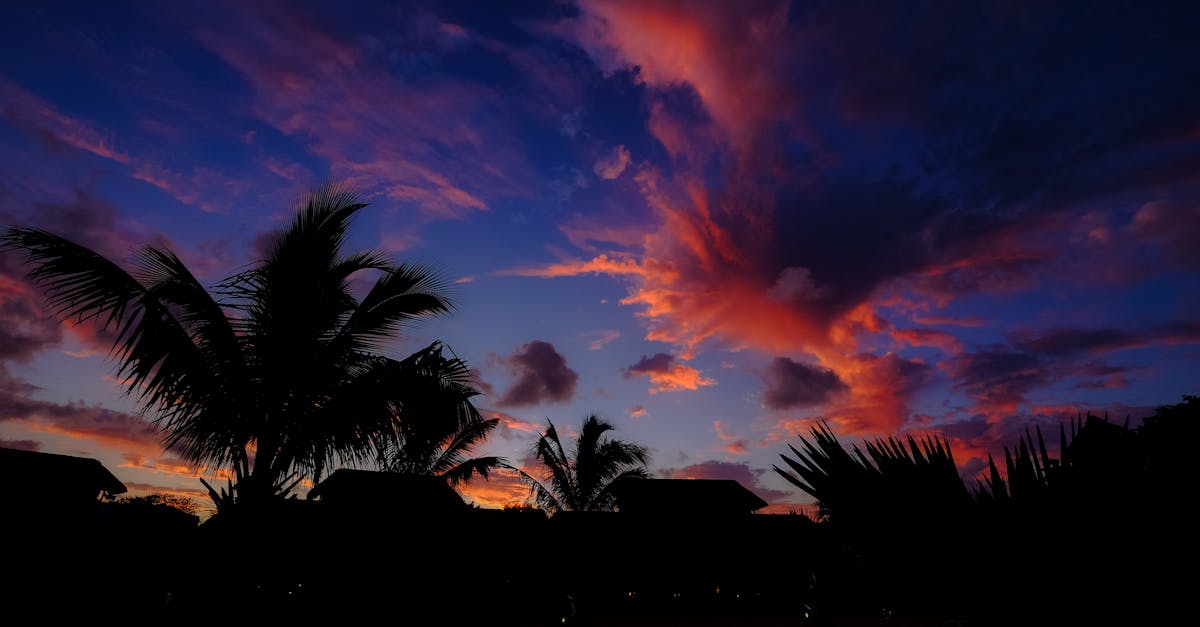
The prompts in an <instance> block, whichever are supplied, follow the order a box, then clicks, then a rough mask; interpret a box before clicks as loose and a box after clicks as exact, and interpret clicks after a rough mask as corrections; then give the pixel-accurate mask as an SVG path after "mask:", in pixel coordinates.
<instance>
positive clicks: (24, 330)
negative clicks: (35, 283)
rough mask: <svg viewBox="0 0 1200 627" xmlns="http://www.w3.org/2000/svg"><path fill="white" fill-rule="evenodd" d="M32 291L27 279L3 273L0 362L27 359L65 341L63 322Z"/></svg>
mask: <svg viewBox="0 0 1200 627" xmlns="http://www.w3.org/2000/svg"><path fill="white" fill-rule="evenodd" d="M6 256H7V255H6ZM31 292H32V288H31V287H30V286H29V285H27V284H26V283H24V282H20V281H16V280H14V279H12V278H10V277H7V276H4V275H3V274H0V362H4V361H9V360H14V361H27V360H29V359H31V358H32V357H33V356H34V355H36V354H37V353H39V352H40V351H42V350H45V349H47V348H50V347H53V346H57V345H58V344H59V343H61V342H62V338H63V332H62V330H63V325H62V324H60V323H59V322H58V321H57V320H55V319H54V318H53V317H51V316H49V315H47V313H46V312H45V311H43V309H42V307H41V301H40V298H38V296H37V295H36V294H34V293H31Z"/></svg>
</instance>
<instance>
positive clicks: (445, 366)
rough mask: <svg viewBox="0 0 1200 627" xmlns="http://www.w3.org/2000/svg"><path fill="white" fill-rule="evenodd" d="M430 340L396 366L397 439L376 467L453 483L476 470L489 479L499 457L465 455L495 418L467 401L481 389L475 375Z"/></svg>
mask: <svg viewBox="0 0 1200 627" xmlns="http://www.w3.org/2000/svg"><path fill="white" fill-rule="evenodd" d="M442 348H443V347H442V345H441V343H439V342H434V343H433V344H431V345H429V346H428V347H426V348H424V349H422V350H420V351H417V352H416V353H413V354H412V355H410V356H409V357H408V358H406V359H404V360H403V361H401V362H399V363H398V364H397V366H398V369H399V370H400V372H399V376H398V377H397V378H398V379H400V380H402V381H404V382H405V383H406V385H405V386H404V387H403V388H400V389H398V390H397V392H398V395H397V401H398V409H399V410H400V412H401V413H402V419H401V420H399V421H398V423H397V428H398V437H397V438H396V439H394V440H391V441H389V442H388V443H387V446H386V447H385V448H383V449H382V450H381V451H380V459H379V465H380V466H381V467H382V468H384V469H386V470H390V471H392V472H399V473H403V474H408V475H436V476H440V477H443V478H445V479H446V481H447V482H448V483H449V484H450V485H451V486H457V485H459V484H461V483H463V482H465V481H468V480H469V479H470V478H471V477H472V476H473V475H475V474H478V475H479V476H481V477H483V478H485V479H486V478H487V476H488V473H489V472H490V471H492V470H494V469H496V468H498V467H507V462H506V460H504V459H503V458H501V457H491V456H489V457H467V455H468V454H469V453H470V451H471V449H472V448H474V447H475V445H477V444H478V443H480V442H482V441H483V440H485V439H487V437H488V435H489V434H490V433H491V431H492V430H493V429H495V428H496V425H497V424H499V422H500V421H499V420H498V419H496V418H490V419H484V418H483V416H481V415H480V414H479V411H478V410H477V409H476V408H475V406H474V405H473V404H472V403H471V402H470V399H471V398H472V397H475V396H478V395H479V391H478V390H476V389H475V388H474V387H472V385H471V384H472V383H473V381H474V378H473V374H472V373H471V371H470V369H469V368H467V366H466V364H465V363H464V362H463V361H462V360H461V359H459V358H457V357H454V358H448V357H446V356H445V355H444V354H443V353H442Z"/></svg>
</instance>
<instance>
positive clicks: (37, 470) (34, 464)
mask: <svg viewBox="0 0 1200 627" xmlns="http://www.w3.org/2000/svg"><path fill="white" fill-rule="evenodd" d="M126 491H127V490H126V489H125V484H123V483H121V482H120V481H118V480H117V478H116V477H115V476H113V474H112V473H111V472H109V471H108V469H107V468H105V467H104V465H103V464H101V463H100V462H99V461H98V460H95V459H92V458H88V457H72V456H70V455H56V454H53V453H39V452H36V451H23V450H19V449H11V448H0V493H3V495H4V499H5V500H6V501H7V502H8V503H10V504H21V505H40V506H46V505H53V506H56V507H74V506H87V505H89V504H92V503H95V501H96V500H97V499H99V498H100V496H101V495H105V494H107V495H110V496H111V495H115V494H124V493H125V492H126Z"/></svg>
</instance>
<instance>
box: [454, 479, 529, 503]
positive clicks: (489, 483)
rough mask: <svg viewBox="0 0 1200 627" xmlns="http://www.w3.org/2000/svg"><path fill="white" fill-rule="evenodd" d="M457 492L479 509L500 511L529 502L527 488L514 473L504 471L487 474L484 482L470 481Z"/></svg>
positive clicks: (480, 480)
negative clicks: (485, 508)
mask: <svg viewBox="0 0 1200 627" xmlns="http://www.w3.org/2000/svg"><path fill="white" fill-rule="evenodd" d="M458 490H459V492H460V493H461V494H462V496H463V498H464V499H466V500H467V501H469V502H471V503H473V504H475V505H478V506H480V507H489V508H493V509H501V508H504V507H509V506H519V505H525V504H527V503H528V502H529V486H528V485H527V484H526V483H525V482H523V481H522V480H521V479H520V477H519V476H518V475H517V474H516V473H514V472H512V471H508V470H504V469H499V470H496V471H495V472H492V473H489V474H488V479H487V480H486V481H484V480H483V479H478V478H476V479H472V480H471V482H470V483H467V484H466V485H463V486H461V487H459V488H458Z"/></svg>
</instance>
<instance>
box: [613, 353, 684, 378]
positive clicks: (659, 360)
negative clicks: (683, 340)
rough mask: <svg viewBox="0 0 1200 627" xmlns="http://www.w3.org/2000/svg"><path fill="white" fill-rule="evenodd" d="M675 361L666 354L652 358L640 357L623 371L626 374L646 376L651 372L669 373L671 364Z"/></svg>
mask: <svg viewBox="0 0 1200 627" xmlns="http://www.w3.org/2000/svg"><path fill="white" fill-rule="evenodd" d="M673 361H675V357H674V356H673V355H668V354H667V353H657V354H655V355H654V356H652V357H646V356H645V355H643V356H642V358H641V359H639V360H638V361H637V363H636V364H633V365H632V366H630V367H628V368H626V369H625V371H626V372H627V373H628V374H631V375H633V374H646V373H651V372H670V371H671V362H673Z"/></svg>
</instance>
